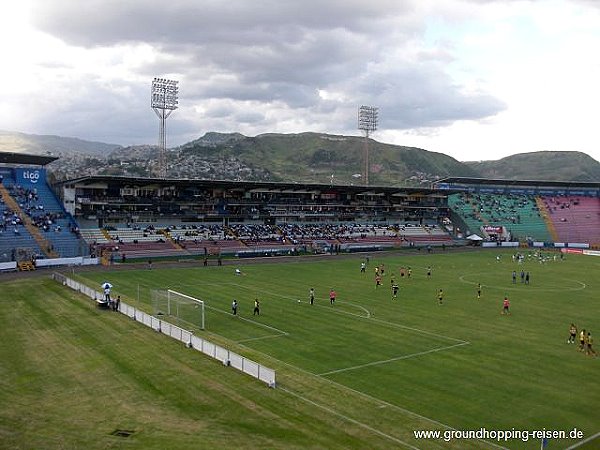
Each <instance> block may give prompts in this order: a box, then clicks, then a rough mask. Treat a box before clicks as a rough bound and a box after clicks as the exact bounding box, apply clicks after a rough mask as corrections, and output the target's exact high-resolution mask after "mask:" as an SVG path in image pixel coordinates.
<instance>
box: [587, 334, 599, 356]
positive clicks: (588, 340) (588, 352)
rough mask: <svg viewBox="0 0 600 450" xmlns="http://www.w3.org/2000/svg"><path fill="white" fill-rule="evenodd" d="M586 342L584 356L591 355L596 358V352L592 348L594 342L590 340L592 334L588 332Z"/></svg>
mask: <svg viewBox="0 0 600 450" xmlns="http://www.w3.org/2000/svg"><path fill="white" fill-rule="evenodd" d="M586 342H587V350H586V352H585V354H586V355H588V356H592V355H593V356H598V354H597V353H596V350H594V349H593V348H592V344H593V343H594V340H593V339H592V333H590V332H589V331H588V334H587V338H586Z"/></svg>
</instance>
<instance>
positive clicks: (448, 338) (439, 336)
mask: <svg viewBox="0 0 600 450" xmlns="http://www.w3.org/2000/svg"><path fill="white" fill-rule="evenodd" d="M369 320H372V321H374V322H377V323H383V324H385V325H388V326H390V327H396V328H402V329H404V330H411V331H416V332H417V333H421V334H426V335H428V336H435V337H438V338H442V339H446V340H448V341H454V342H457V343H459V344H470V342H469V341H465V340H464V339H457V338H454V337H451V336H446V335H444V334H438V333H433V332H431V331H425V330H421V329H419V328H414V327H408V326H406V325H400V324H398V323H394V322H388V321H387V320H381V319H375V318H374V317H371V318H370V319H369Z"/></svg>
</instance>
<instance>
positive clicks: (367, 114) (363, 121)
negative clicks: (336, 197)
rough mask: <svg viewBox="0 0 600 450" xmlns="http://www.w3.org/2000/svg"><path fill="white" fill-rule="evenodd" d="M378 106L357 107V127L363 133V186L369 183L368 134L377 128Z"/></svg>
mask: <svg viewBox="0 0 600 450" xmlns="http://www.w3.org/2000/svg"><path fill="white" fill-rule="evenodd" d="M378 115H379V108H377V107H376V106H364V105H363V106H361V107H360V108H358V129H359V130H361V131H363V132H364V133H365V174H364V178H363V179H364V180H365V186H368V185H369V134H370V133H372V132H374V131H375V130H376V129H377V118H378Z"/></svg>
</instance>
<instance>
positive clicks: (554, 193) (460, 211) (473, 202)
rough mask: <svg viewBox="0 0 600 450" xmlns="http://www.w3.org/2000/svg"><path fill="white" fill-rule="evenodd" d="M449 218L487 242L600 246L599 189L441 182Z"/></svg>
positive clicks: (499, 182) (550, 183)
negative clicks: (446, 194)
mask: <svg viewBox="0 0 600 450" xmlns="http://www.w3.org/2000/svg"><path fill="white" fill-rule="evenodd" d="M435 187H436V188H437V189H439V190H442V191H443V190H446V191H447V192H448V193H449V195H448V205H449V207H450V210H451V212H450V217H451V220H453V221H454V223H457V224H460V226H461V227H462V230H464V233H465V234H467V235H468V234H472V233H480V234H481V237H482V238H484V239H486V240H498V241H502V240H504V241H520V242H526V243H527V244H529V245H531V244H532V243H534V242H543V243H553V244H565V245H569V244H570V245H581V246H590V247H597V246H599V245H600V183H585V182H558V181H523V180H521V181H519V180H494V179H478V178H446V179H444V180H440V181H439V182H437V183H435Z"/></svg>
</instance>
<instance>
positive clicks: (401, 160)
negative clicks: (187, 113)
mask: <svg viewBox="0 0 600 450" xmlns="http://www.w3.org/2000/svg"><path fill="white" fill-rule="evenodd" d="M368 142H369V153H370V172H369V182H370V184H372V185H390V186H410V185H420V184H423V183H429V182H431V181H434V180H436V179H440V178H444V177H448V176H463V177H477V178H500V179H508V180H514V179H523V180H525V179H533V180H540V181H599V180H600V163H599V162H598V161H596V160H595V159H593V158H592V157H591V156H589V155H587V154H585V153H582V152H564V151H562V152H555V151H543V152H528V153H520V154H516V155H511V156H508V157H505V158H501V159H499V160H488V161H467V162H461V161H458V160H457V159H455V158H453V157H451V156H448V155H445V154H443V153H439V152H433V151H429V150H426V149H421V148H417V147H407V146H401V145H394V144H386V143H382V142H378V141H375V140H372V139H369V141H368ZM364 145H365V139H364V138H363V137H360V136H344V135H336V134H327V133H317V132H301V133H289V134H281V133H263V134H259V135H257V136H244V135H243V134H241V133H235V132H234V133H220V132H207V133H205V134H204V135H203V136H200V137H199V138H197V139H194V140H192V141H190V142H187V143H185V144H183V145H180V146H178V147H174V148H172V149H169V150H168V152H167V159H168V172H167V176H168V177H180V178H207V179H232V180H240V181H241V180H244V181H290V182H305V183H335V184H362V182H363V180H362V174H363V172H364ZM2 150H4V151H13V152H29V153H34V154H54V155H56V156H60V160H59V161H56V162H55V163H52V164H50V165H49V166H48V168H49V170H50V171H52V172H54V173H55V174H56V176H57V178H58V179H67V178H73V177H76V176H84V175H96V174H106V175H122V176H155V174H156V172H157V160H158V147H157V146H156V145H136V146H129V147H123V146H120V145H117V144H106V143H102V142H94V141H85V140H82V139H78V138H64V137H61V136H56V135H28V134H26V133H15V132H6V131H0V151H2Z"/></svg>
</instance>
